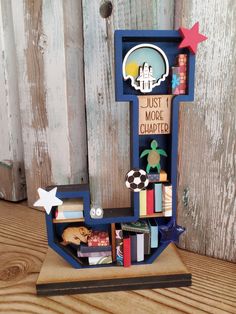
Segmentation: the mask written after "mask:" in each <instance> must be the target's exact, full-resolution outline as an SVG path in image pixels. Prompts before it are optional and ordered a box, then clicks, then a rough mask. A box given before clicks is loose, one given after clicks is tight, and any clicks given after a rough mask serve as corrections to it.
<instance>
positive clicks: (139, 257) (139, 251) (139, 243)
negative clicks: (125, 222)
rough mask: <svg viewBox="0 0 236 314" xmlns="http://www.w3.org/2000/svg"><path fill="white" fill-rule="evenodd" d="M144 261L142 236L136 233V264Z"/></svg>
mask: <svg viewBox="0 0 236 314" xmlns="http://www.w3.org/2000/svg"><path fill="white" fill-rule="evenodd" d="M142 261H144V234H143V233H137V262H142Z"/></svg>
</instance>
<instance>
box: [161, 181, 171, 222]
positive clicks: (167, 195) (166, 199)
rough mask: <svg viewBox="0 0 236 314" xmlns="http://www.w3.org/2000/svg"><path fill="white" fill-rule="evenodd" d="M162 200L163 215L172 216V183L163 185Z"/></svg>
mask: <svg viewBox="0 0 236 314" xmlns="http://www.w3.org/2000/svg"><path fill="white" fill-rule="evenodd" d="M162 192H163V200H162V206H163V211H164V216H166V217H171V216H172V185H163V191H162Z"/></svg>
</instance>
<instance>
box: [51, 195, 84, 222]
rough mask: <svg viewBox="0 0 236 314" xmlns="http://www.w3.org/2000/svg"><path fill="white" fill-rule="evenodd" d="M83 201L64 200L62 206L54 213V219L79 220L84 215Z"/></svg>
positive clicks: (77, 199) (76, 199)
mask: <svg viewBox="0 0 236 314" xmlns="http://www.w3.org/2000/svg"><path fill="white" fill-rule="evenodd" d="M83 211H84V206H83V200H82V199H79V198H75V199H68V200H64V201H63V204H62V205H60V206H58V207H57V209H56V211H55V219H56V220H60V219H79V218H83V217H84V214H83Z"/></svg>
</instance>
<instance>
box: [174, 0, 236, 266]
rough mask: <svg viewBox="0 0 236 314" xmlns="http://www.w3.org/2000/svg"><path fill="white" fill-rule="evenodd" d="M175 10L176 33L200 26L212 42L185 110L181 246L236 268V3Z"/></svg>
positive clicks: (181, 5)
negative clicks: (193, 94) (190, 100)
mask: <svg viewBox="0 0 236 314" xmlns="http://www.w3.org/2000/svg"><path fill="white" fill-rule="evenodd" d="M176 4H177V6H176V14H177V15H176V27H178V26H179V25H183V26H185V27H192V25H193V24H194V23H195V22H196V21H199V22H200V31H201V32H202V33H203V34H205V35H206V36H207V37H208V40H207V41H206V42H204V43H202V44H200V47H199V50H198V54H197V63H196V84H195V102H194V104H186V105H185V104H184V105H183V106H182V107H181V115H180V123H179V125H180V137H179V138H180V143H179V173H180V176H179V206H178V223H179V224H181V225H182V226H185V227H186V228H187V231H186V233H185V235H183V237H182V240H181V243H180V245H181V247H182V248H186V249H188V250H193V251H195V252H199V253H201V254H206V255H209V256H214V257H218V258H222V259H226V260H229V261H234V262H235V261H236V246H235V241H236V232H235V231H236V229H235V224H236V198H235V190H236V181H235V177H236V172H235V171H236V168H235V154H236V138H235V131H236V128H235V126H236V121H235V117H236V107H235V97H236V83H235V71H236V63H235V60H234V59H233V55H234V47H235V40H236V39H235V38H236V29H235V26H234V24H235V19H236V2H235V1H227V0H226V1H220V2H217V3H216V1H214V0H210V1H203V0H196V1H192V2H189V1H178V2H177V3H176ZM213 8H214V10H213ZM209 12H211V14H209ZM219 21H225V22H224V23H221V24H219ZM216 29H217V31H216Z"/></svg>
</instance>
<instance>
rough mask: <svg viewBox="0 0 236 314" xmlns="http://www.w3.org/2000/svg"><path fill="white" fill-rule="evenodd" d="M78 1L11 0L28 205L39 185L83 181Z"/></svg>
mask: <svg viewBox="0 0 236 314" xmlns="http://www.w3.org/2000/svg"><path fill="white" fill-rule="evenodd" d="M72 4H73V8H72ZM80 4H81V3H80V2H79V1H72V0H71V1H67V2H64V1H61V0H60V1H55V0H51V1H41V0H36V1H31V0H20V1H15V0H12V13H13V21H14V32H15V39H16V47H17V58H18V75H19V78H21V79H20V84H19V90H20V109H21V120H22V126H23V143H24V152H25V168H26V179H27V194H28V202H29V205H32V204H33V203H34V201H35V200H36V199H37V194H36V193H37V192H36V191H37V188H38V187H45V186H47V185H51V184H68V183H81V182H86V181H87V168H86V167H87V162H86V155H87V148H86V130H85V106H84V90H83V89H84V83H83V80H82V79H81V78H82V76H83V66H82V58H83V57H82V56H83V53H82V51H81V46H80V45H81V42H80V39H81V38H82V28H81V14H82V13H81V6H80ZM72 13H73V14H72ZM71 17H73V23H74V24H73V25H72V22H71V19H70V18H71ZM72 65H73V66H72ZM72 131H73V132H72Z"/></svg>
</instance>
